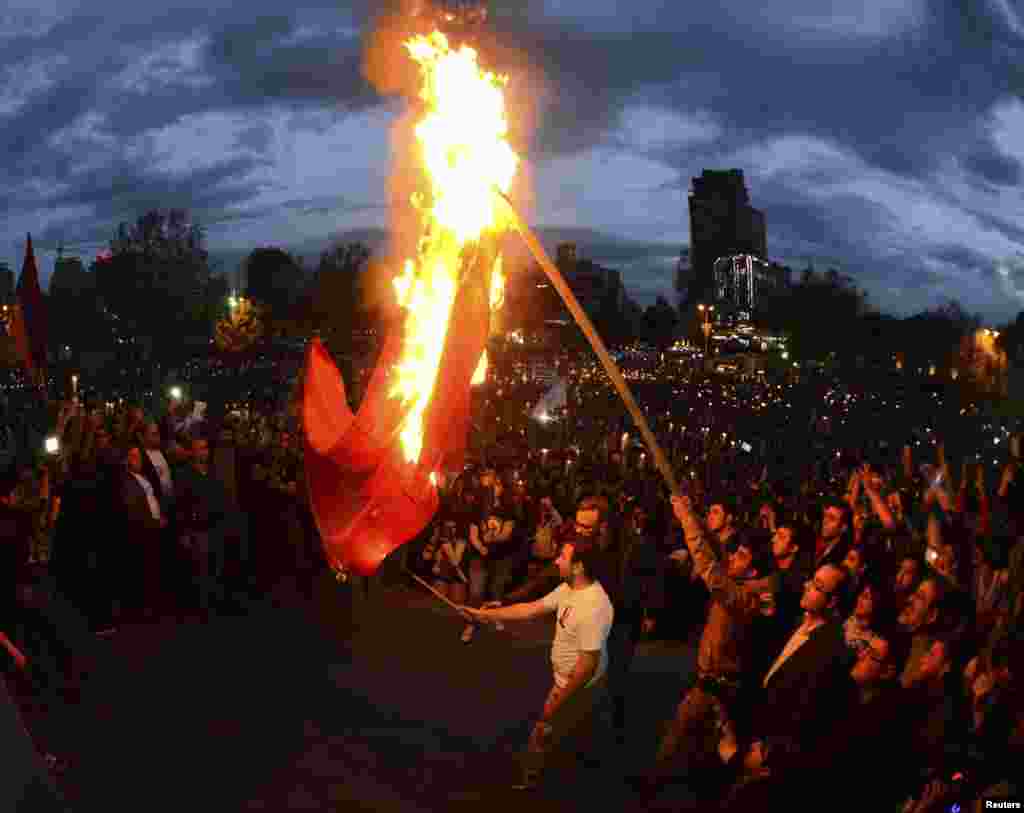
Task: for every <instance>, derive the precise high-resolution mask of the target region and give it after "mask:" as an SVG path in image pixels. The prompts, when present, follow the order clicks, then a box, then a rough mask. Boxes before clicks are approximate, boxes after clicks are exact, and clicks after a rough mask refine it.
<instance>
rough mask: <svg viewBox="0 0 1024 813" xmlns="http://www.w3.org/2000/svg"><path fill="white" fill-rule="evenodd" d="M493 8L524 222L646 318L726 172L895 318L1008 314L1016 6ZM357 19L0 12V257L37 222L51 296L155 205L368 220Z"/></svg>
mask: <svg viewBox="0 0 1024 813" xmlns="http://www.w3.org/2000/svg"><path fill="white" fill-rule="evenodd" d="M490 5H491V12H492V13H491V20H490V23H489V31H488V34H487V37H486V39H485V41H484V44H483V45H482V47H481V51H482V60H483V61H484V62H485V63H486V64H493V66H494V67H495V68H497V69H499V70H504V71H507V72H508V73H509V75H510V85H509V93H510V94H513V95H514V97H515V98H516V99H519V100H528V101H529V104H530V109H531V115H530V116H526V115H521V116H520V118H521V119H522V121H520V122H518V123H521V124H523V125H524V126H523V129H524V133H522V134H521V135H522V139H523V140H522V145H523V158H524V160H525V171H526V173H527V176H528V178H529V188H530V190H531V195H530V208H529V216H530V219H531V221H532V222H534V223H536V224H538V225H541V226H545V227H552V228H554V229H559V228H560V229H565V230H588V232H592V233H593V239H592V241H589V242H588V241H587V240H586V239H584V240H582V241H581V242H580V245H579V250H580V253H581V254H583V255H586V256H591V257H593V258H594V259H597V260H605V261H607V262H608V264H610V265H614V266H615V267H618V268H621V269H622V270H623V272H624V277H625V281H626V285H627V288H628V289H629V290H630V292H631V294H632V295H633V296H634V297H635V298H636V299H638V300H640V301H641V302H649V301H651V300H652V299H653V297H654V296H655V295H656V294H658V293H662V292H664V293H669V292H670V291H671V280H672V274H673V269H674V264H675V260H676V256H677V254H678V251H679V249H680V248H681V247H682V246H685V245H686V244H687V242H688V240H689V223H688V217H687V214H686V198H687V193H688V189H689V186H690V178H691V177H692V176H694V175H697V174H699V173H700V171H701V170H702V169H703V168H731V167H738V168H740V169H743V170H744V172H745V174H746V177H747V184H748V187H749V189H750V193H751V197H752V201H753V203H754V205H755V206H757V207H758V208H760V209H762V210H763V211H764V212H765V214H766V217H767V221H768V229H769V231H768V243H769V253H770V255H771V256H772V257H773V258H774V259H777V260H780V261H782V262H786V263H788V264H790V265H792V266H794V267H797V268H802V267H804V266H805V265H806V264H807V263H808V262H809V261H810V262H813V263H814V264H815V265H816V266H817V267H819V268H824V267H828V266H835V267H838V268H840V269H841V270H842V271H844V272H845V273H847V274H850V275H851V276H853V277H854V278H855V279H856V280H857V281H858V283H859V284H860V285H861V286H862V287H864V288H865V289H866V290H867V291H868V293H869V295H870V297H871V299H872V301H873V302H874V303H875V304H877V305H878V306H879V307H881V308H882V309H883V310H886V311H889V312H893V313H910V312H915V311H918V310H920V309H922V308H924V307H930V306H934V305H936V304H939V303H941V302H943V301H946V300H948V299H950V298H957V299H959V300H960V301H961V302H963V303H964V304H965V306H966V307H967V308H968V309H970V310H972V311H975V312H979V313H981V314H982V315H983V316H984V317H985V318H986V319H990V320H991V321H993V322H995V321H999V320H1003V319H1006V318H1008V317H1012V316H1013V315H1015V314H1016V313H1017V311H1018V310H1021V309H1022V308H1024V304H1022V302H1024V257H1022V249H1024V196H1022V194H1021V190H1020V181H1021V161H1022V160H1024V104H1022V102H1021V99H1020V94H1021V90H1022V87H1024V83H1022V79H1024V59H1022V56H1024V49H1022V45H1024V3H1021V2H1019V0H941V1H940V0H772V2H770V3H752V2H750V0H716V2H714V3H690V2H680V1H679V0H492V2H491V4H490ZM370 7H376V4H375V3H370V2H369V0H359V1H358V2H344V0H341V2H330V3H326V2H325V3H306V2H303V0H296V1H295V2H292V3H288V4H281V3H278V2H274V3H271V2H268V0H247V2H245V3H241V2H238V3H229V2H224V1H223V0H203V2H198V1H197V0H186V1H185V2H178V3H175V4H174V8H173V9H172V10H168V11H160V12H154V11H153V7H152V4H149V3H128V2H124V1H123V0H80V2H63V1H62V0H42V1H41V2H40V0H0V183H2V188H3V195H2V198H0V259H5V260H7V261H8V262H10V263H11V264H12V265H13V266H14V267H15V268H20V264H21V253H22V251H23V240H24V235H25V233H26V232H27V231H31V232H32V233H33V236H34V237H35V239H36V241H37V244H38V245H39V247H40V248H41V249H42V250H41V251H40V254H41V255H42V272H43V277H44V280H45V279H46V278H47V277H48V276H49V273H50V270H51V268H52V259H53V249H54V248H55V247H56V244H57V241H58V240H60V239H63V240H64V241H65V242H66V243H69V244H76V245H80V246H83V247H82V248H81V251H82V253H83V256H85V257H88V256H91V254H92V253H94V252H95V251H96V250H97V248H98V247H99V243H101V242H102V241H103V240H104V239H106V238H108V237H109V235H110V233H111V231H112V229H113V227H114V225H116V223H117V222H118V221H120V220H131V219H134V217H135V216H136V215H137V214H139V213H141V212H142V211H145V210H146V209H147V208H152V207H165V208H166V207H169V206H183V207H187V208H189V209H190V210H191V211H192V212H193V213H194V215H195V216H196V218H197V219H199V220H200V221H201V222H203V223H204V224H206V225H207V226H208V232H209V243H210V247H211V249H212V250H214V251H215V252H216V251H221V250H222V251H245V250H248V249H249V248H252V247H255V246H256V245H260V244H267V243H273V244H280V245H287V246H292V245H302V244H308V243H309V242H310V241H317V240H322V239H327V238H328V237H329V236H330V235H331V234H334V233H337V232H345V231H347V230H350V229H351V230H354V229H366V228H373V227H381V226H386V225H387V223H388V208H387V200H388V192H387V179H388V175H389V172H390V169H391V161H392V156H391V145H390V141H389V131H390V128H391V126H392V125H393V123H394V122H395V120H396V118H397V116H398V115H399V114H400V112H401V111H402V109H403V102H402V101H401V100H400V99H396V98H389V99H384V98H382V97H380V96H379V95H377V93H376V92H375V91H374V90H373V89H372V88H371V87H370V85H369V84H368V83H367V81H366V80H365V79H364V77H363V75H362V72H361V69H360V66H361V54H362V50H363V46H364V39H365V33H366V31H367V30H368V24H369V17H368V14H367V8H370ZM517 109H518V108H517ZM526 129H529V130H530V132H529V134H528V135H527V134H526V133H525V130H526ZM588 232H583V233H584V234H586V233H588Z"/></svg>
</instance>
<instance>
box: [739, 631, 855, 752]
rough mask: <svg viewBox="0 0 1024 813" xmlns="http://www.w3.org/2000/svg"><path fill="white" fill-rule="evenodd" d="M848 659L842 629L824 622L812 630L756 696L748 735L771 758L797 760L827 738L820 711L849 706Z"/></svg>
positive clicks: (850, 659) (848, 653) (850, 657)
mask: <svg viewBox="0 0 1024 813" xmlns="http://www.w3.org/2000/svg"><path fill="white" fill-rule="evenodd" d="M787 640H788V639H787ZM780 654H781V653H780ZM776 657H778V656H776ZM853 659H854V655H853V652H852V651H851V650H850V648H849V647H848V646H847V645H846V641H845V639H844V637H843V626H842V624H841V623H840V622H839V621H829V622H827V623H825V624H822V625H821V626H820V627H817V628H816V629H814V630H813V631H812V632H811V634H810V636H809V637H808V639H807V641H805V642H804V644H803V645H802V646H801V647H800V648H799V649H797V650H796V652H794V653H793V654H792V655H791V656H790V657H789V658H788V659H787V660H786V661H785V662H784V663H783V664H782V665H781V666H780V667H779V668H778V669H777V670H776V671H775V672H774V674H772V676H771V678H770V679H769V680H768V682H767V684H765V685H764V686H763V688H760V689H759V690H758V691H757V696H756V697H755V698H753V709H752V711H753V715H754V722H753V727H752V730H753V732H754V734H755V736H758V737H762V738H764V739H765V740H766V742H768V744H769V748H770V749H771V750H772V751H774V752H775V754H776V756H775V757H772V759H777V758H785V759H799V758H800V757H799V752H801V751H804V750H810V749H813V748H815V747H816V743H817V741H818V740H819V739H820V738H822V737H823V736H824V735H825V734H827V733H828V726H827V725H826V724H825V722H824V719H823V717H822V710H824V709H841V708H844V707H845V706H846V705H847V704H848V703H849V672H850V667H851V666H852V665H853ZM769 668H770V667H769ZM783 754H786V755H788V756H785V757H782V755H783Z"/></svg>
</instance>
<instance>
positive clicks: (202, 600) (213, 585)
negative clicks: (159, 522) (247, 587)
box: [176, 435, 244, 616]
mask: <svg viewBox="0 0 1024 813" xmlns="http://www.w3.org/2000/svg"><path fill="white" fill-rule="evenodd" d="M189 453H190V454H189V465H188V466H186V467H184V468H183V469H182V470H181V471H180V472H179V474H178V499H177V501H176V505H177V508H178V512H179V513H178V522H177V525H178V527H179V528H180V529H181V532H182V543H183V545H184V546H185V548H186V549H187V550H188V552H189V555H190V557H191V559H192V561H193V563H194V565H195V566H196V568H197V569H198V571H199V572H198V573H197V574H196V575H197V576H198V583H199V584H198V586H199V605H200V610H201V612H202V613H203V614H204V615H207V616H208V614H209V612H210V610H211V609H213V608H214V607H215V606H216V605H219V604H222V603H223V602H224V600H225V599H226V597H227V594H226V591H225V584H224V565H225V560H226V555H227V540H228V539H229V538H231V539H234V540H235V541H236V542H243V543H244V540H241V539H240V537H241V533H240V531H241V527H240V522H239V521H238V515H237V513H236V511H235V510H234V508H233V506H232V503H231V498H230V496H229V495H228V492H227V489H226V488H225V487H224V484H223V483H222V482H221V481H220V480H218V479H217V478H216V477H215V476H212V475H211V473H210V442H209V441H208V440H207V439H206V438H205V437H203V436H202V435H196V436H195V437H193V438H192V446H191V448H190V450H189Z"/></svg>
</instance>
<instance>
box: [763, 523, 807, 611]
mask: <svg viewBox="0 0 1024 813" xmlns="http://www.w3.org/2000/svg"><path fill="white" fill-rule="evenodd" d="M809 542H810V540H808V539H807V534H806V533H805V532H804V529H803V527H802V526H800V525H799V524H798V523H797V522H795V521H794V520H783V521H781V522H778V523H776V525H775V532H774V533H773V534H772V554H773V555H774V556H775V569H776V570H777V571H778V574H779V595H778V599H777V601H776V617H777V618H778V620H779V624H780V625H781V626H785V627H787V628H788V629H792V625H793V624H795V623H796V620H797V616H798V615H799V613H800V598H801V596H802V595H803V592H804V584H806V583H807V579H809V578H810V576H811V572H812V571H813V570H814V554H813V553H812V552H811V550H810V545H809Z"/></svg>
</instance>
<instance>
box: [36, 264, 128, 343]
mask: <svg viewBox="0 0 1024 813" xmlns="http://www.w3.org/2000/svg"><path fill="white" fill-rule="evenodd" d="M48 303H49V304H48V307H49V310H50V340H51V341H52V342H53V343H54V344H55V345H57V346H58V347H59V346H68V347H70V348H71V352H72V354H73V356H77V354H78V353H79V352H81V351H82V350H83V349H89V350H101V349H109V348H110V347H111V345H112V344H113V333H112V330H111V327H110V324H109V320H108V319H107V318H106V317H105V316H104V314H103V308H102V306H101V303H100V298H99V293H98V290H97V285H96V274H94V273H90V272H89V271H87V270H86V268H85V266H84V265H83V264H82V261H81V260H80V259H78V257H61V258H59V259H58V260H57V262H56V264H55V265H54V269H53V276H51V277H50V290H49V300H48Z"/></svg>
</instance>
